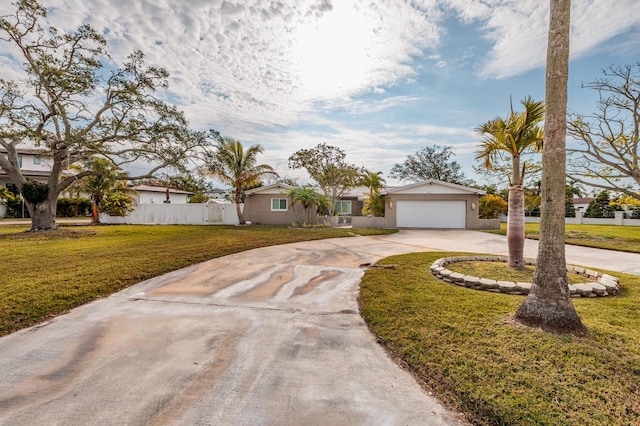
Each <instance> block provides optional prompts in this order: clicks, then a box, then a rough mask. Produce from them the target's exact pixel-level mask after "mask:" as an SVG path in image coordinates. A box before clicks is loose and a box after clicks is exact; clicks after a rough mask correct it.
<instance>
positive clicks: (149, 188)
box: [133, 185, 193, 194]
mask: <svg viewBox="0 0 640 426" xmlns="http://www.w3.org/2000/svg"><path fill="white" fill-rule="evenodd" d="M133 189H135V190H136V191H138V192H142V191H146V192H163V193H166V192H167V188H166V187H162V186H152V185H138V186H134V187H133ZM169 193H171V194H193V192H189V191H182V190H180V189H173V188H169Z"/></svg>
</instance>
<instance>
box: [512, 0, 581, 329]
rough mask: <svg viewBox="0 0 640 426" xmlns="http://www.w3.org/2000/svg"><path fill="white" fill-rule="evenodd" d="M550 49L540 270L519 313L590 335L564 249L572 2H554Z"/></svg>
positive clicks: (530, 320) (523, 318)
mask: <svg viewBox="0 0 640 426" xmlns="http://www.w3.org/2000/svg"><path fill="white" fill-rule="evenodd" d="M550 4H551V7H550V18H549V39H548V47H547V80H546V95H545V98H546V104H547V118H546V120H545V124H544V131H545V135H546V138H545V139H546V140H545V143H544V151H543V153H542V194H544V196H543V197H542V215H541V217H540V242H539V244H538V262H537V264H538V267H537V268H536V271H535V273H534V276H533V283H532V285H531V291H530V293H529V295H528V296H527V297H526V298H525V300H524V301H523V302H522V304H521V305H520V306H519V307H518V310H517V311H516V316H515V318H516V320H518V321H519V322H521V323H523V324H526V325H529V326H534V327H542V329H543V330H547V331H550V332H555V333H572V334H575V335H584V334H585V333H586V331H587V329H586V327H585V326H584V325H583V324H582V321H581V320H580V317H579V316H578V314H577V312H576V310H575V308H574V306H573V303H572V302H571V297H570V295H569V283H568V280H567V269H566V260H565V250H564V228H565V226H564V225H565V222H564V210H565V209H564V204H565V196H566V181H565V179H566V178H565V171H566V141H565V138H566V125H567V80H568V75H569V28H570V16H569V15H570V13H569V11H570V9H571V2H570V0H550Z"/></svg>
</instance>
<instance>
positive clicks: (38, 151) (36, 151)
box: [0, 147, 48, 156]
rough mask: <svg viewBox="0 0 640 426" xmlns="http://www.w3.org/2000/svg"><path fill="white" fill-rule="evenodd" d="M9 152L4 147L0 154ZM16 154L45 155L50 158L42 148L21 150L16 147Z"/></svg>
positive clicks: (1, 148)
mask: <svg viewBox="0 0 640 426" xmlns="http://www.w3.org/2000/svg"><path fill="white" fill-rule="evenodd" d="M7 152H8V151H7V149H6V148H4V147H0V153H2V154H6V153H7ZM16 152H17V153H18V154H32V155H44V156H48V154H47V153H46V152H45V151H43V150H42V149H40V148H19V147H16Z"/></svg>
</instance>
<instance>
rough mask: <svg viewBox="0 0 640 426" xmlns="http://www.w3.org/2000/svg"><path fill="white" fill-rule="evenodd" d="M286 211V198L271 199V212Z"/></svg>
mask: <svg viewBox="0 0 640 426" xmlns="http://www.w3.org/2000/svg"><path fill="white" fill-rule="evenodd" d="M286 210H287V199H286V198H272V199H271V211H272V212H281V211H286Z"/></svg>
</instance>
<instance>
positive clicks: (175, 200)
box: [133, 185, 194, 204]
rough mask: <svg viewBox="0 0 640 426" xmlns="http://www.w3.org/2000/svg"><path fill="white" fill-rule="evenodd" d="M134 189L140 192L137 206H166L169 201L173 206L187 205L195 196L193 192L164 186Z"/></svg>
mask: <svg viewBox="0 0 640 426" xmlns="http://www.w3.org/2000/svg"><path fill="white" fill-rule="evenodd" d="M133 189H135V190H136V191H138V194H137V195H136V203H137V204H163V203H165V204H166V203H167V200H168V202H169V203H171V204H187V203H188V202H189V197H190V196H192V195H194V193H193V192H189V191H181V190H179V189H173V188H165V187H162V186H151V185H138V186H134V187H133Z"/></svg>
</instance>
